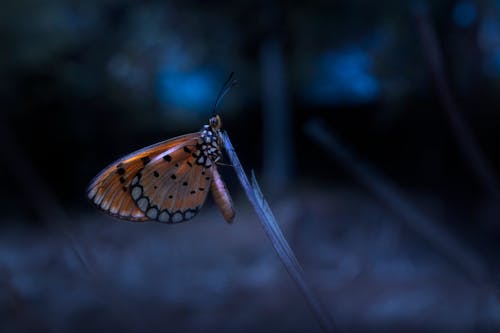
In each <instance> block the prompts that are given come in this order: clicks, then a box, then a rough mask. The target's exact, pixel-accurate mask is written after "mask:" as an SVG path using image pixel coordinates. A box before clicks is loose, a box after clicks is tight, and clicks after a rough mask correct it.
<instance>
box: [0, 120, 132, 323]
mask: <svg viewBox="0 0 500 333" xmlns="http://www.w3.org/2000/svg"><path fill="white" fill-rule="evenodd" d="M2 157H3V163H4V165H6V166H7V168H8V169H10V171H11V173H12V175H13V176H14V177H15V178H16V181H17V182H18V184H19V186H20V187H21V189H22V190H23V191H24V193H25V194H26V195H27V197H28V198H27V201H29V203H30V204H31V205H33V207H34V208H35V210H36V211H37V213H38V215H39V217H40V218H41V219H42V220H43V222H44V223H45V225H46V226H47V227H48V228H49V229H50V230H52V231H54V232H55V233H56V234H57V233H60V234H62V235H63V240H65V241H66V242H67V243H68V246H69V248H70V249H71V250H72V252H73V254H74V256H75V257H76V259H77V260H78V261H79V262H80V264H81V265H82V266H83V268H84V270H85V272H86V273H87V274H88V276H89V279H90V281H91V282H92V283H93V285H94V286H95V287H97V288H98V290H99V291H100V292H101V293H102V294H104V295H106V296H107V297H109V299H110V302H109V303H110V309H111V310H112V312H113V313H114V314H115V315H116V316H117V317H118V318H121V323H122V324H123V326H124V328H125V327H131V325H132V324H133V321H131V319H132V318H133V317H134V316H135V312H133V311H131V310H129V309H128V308H125V305H124V304H123V302H119V301H117V299H118V298H117V297H116V296H115V295H114V293H113V291H112V289H110V288H109V287H108V286H105V285H104V283H103V282H104V279H103V276H102V274H99V271H98V270H96V269H95V266H94V265H91V263H90V262H89V260H88V259H87V255H86V254H87V253H88V251H86V249H85V248H84V246H83V245H82V244H81V243H79V242H78V241H77V240H76V239H75V236H74V235H73V234H72V232H71V231H70V230H68V227H67V226H69V225H71V219H70V218H69V217H68V216H67V215H66V213H65V211H64V209H63V208H62V207H61V206H60V204H59V203H58V202H57V200H56V198H55V196H54V195H53V194H52V193H51V191H50V189H49V187H48V186H47V185H46V184H45V183H44V182H43V180H42V179H41V178H40V176H39V175H38V174H37V172H36V170H35V169H34V168H33V167H31V165H32V164H31V163H30V161H29V158H28V157H27V156H26V155H25V154H24V153H23V151H22V149H21V147H19V146H18V145H17V143H16V141H15V137H14V135H12V133H11V132H10V130H9V128H8V127H7V126H6V125H5V119H3V117H2V116H1V114H0V158H2Z"/></svg>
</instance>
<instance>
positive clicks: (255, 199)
mask: <svg viewBox="0 0 500 333" xmlns="http://www.w3.org/2000/svg"><path fill="white" fill-rule="evenodd" d="M221 136H222V140H223V142H224V147H225V149H226V152H227V154H228V156H229V159H230V161H231V163H232V165H233V167H234V170H235V171H236V175H237V176H238V179H239V181H240V183H241V186H243V189H244V190H245V194H246V196H247V197H248V200H250V203H251V204H252V206H253V208H254V209H255V212H256V213H257V216H258V217H259V221H260V224H261V226H262V228H263V229H264V232H265V234H266V235H267V237H268V238H269V240H270V241H271V244H272V246H273V247H274V250H275V251H276V253H277V254H278V257H279V258H280V260H281V262H282V263H283V265H284V266H285V268H286V270H287V272H288V274H289V275H290V277H291V278H292V279H293V281H294V282H295V284H296V285H297V287H298V288H299V290H300V291H301V292H302V295H303V296H304V297H305V299H306V301H307V303H308V304H309V306H310V308H311V310H312V311H313V313H314V315H315V316H316V319H317V320H318V322H319V325H320V326H321V329H322V330H323V332H334V331H336V330H334V324H333V321H332V320H331V318H330V317H329V315H328V314H327V312H326V310H325V308H324V307H323V305H322V304H321V303H320V301H319V299H318V297H317V296H316V295H315V293H314V292H313V291H312V289H311V287H310V285H309V284H308V283H307V281H306V279H305V277H304V270H303V269H302V267H301V265H300V263H299V261H298V260H297V257H296V256H295V254H294V252H293V250H292V248H291V247H290V245H289V244H288V242H287V241H286V239H285V236H284V235H283V232H282V231H281V229H280V227H279V225H278V223H277V222H276V218H275V217H274V215H273V213H272V212H271V208H270V207H269V204H268V203H267V201H266V200H265V199H264V195H263V194H262V191H261V190H260V187H259V184H258V183H257V179H256V178H255V174H254V173H253V171H252V184H250V181H249V180H248V178H247V176H246V174H245V171H244V170H243V167H242V166H241V163H240V160H239V158H238V155H237V154H236V151H235V150H234V148H233V145H232V144H231V140H230V139H229V136H228V135H227V134H226V133H225V132H224V133H222V135H221Z"/></svg>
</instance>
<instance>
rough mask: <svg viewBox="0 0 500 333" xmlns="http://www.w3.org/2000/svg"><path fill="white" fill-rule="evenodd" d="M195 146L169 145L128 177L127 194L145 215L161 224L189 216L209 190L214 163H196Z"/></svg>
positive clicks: (187, 218)
mask: <svg viewBox="0 0 500 333" xmlns="http://www.w3.org/2000/svg"><path fill="white" fill-rule="evenodd" d="M198 147H199V145H183V146H182V147H180V146H177V147H175V148H172V149H170V150H168V151H166V152H164V153H162V154H160V155H158V156H156V157H155V158H154V159H153V160H151V161H150V163H148V164H147V165H146V166H145V167H144V169H142V170H141V171H139V172H138V173H137V174H136V176H135V177H134V178H133V179H132V182H131V186H130V194H131V197H132V199H133V200H134V202H135V203H136V205H137V207H138V208H139V210H140V211H141V212H143V213H145V215H146V217H147V218H148V219H151V220H156V221H159V222H165V223H179V222H183V221H187V220H189V219H191V218H193V217H194V216H195V215H196V214H197V213H198V211H199V209H200V208H201V206H202V205H203V203H204V202H205V199H206V197H207V193H208V192H209V190H210V183H211V181H212V176H213V168H214V166H213V165H212V166H210V167H206V166H205V165H204V164H200V163H198V162H197V158H198V157H199V156H200V154H201V151H200V150H199V149H198Z"/></svg>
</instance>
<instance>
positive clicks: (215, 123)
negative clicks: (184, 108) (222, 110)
mask: <svg viewBox="0 0 500 333" xmlns="http://www.w3.org/2000/svg"><path fill="white" fill-rule="evenodd" d="M209 123H210V127H212V128H213V129H215V130H218V129H220V127H221V121H220V117H219V115H216V116H215V117H212V118H210V120H209Z"/></svg>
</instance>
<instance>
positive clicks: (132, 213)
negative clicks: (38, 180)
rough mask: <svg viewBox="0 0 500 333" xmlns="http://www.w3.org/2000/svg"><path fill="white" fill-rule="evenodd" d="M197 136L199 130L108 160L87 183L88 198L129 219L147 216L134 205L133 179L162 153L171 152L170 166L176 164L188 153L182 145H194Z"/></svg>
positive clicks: (196, 141)
mask: <svg viewBox="0 0 500 333" xmlns="http://www.w3.org/2000/svg"><path fill="white" fill-rule="evenodd" d="M199 137H200V135H199V133H191V134H186V135H182V136H178V137H176V138H173V139H170V140H166V141H162V142H159V143H157V144H154V145H152V146H149V147H146V148H143V149H141V150H138V151H136V152H133V153H131V154H129V155H127V156H125V157H123V158H121V159H119V160H118V161H116V162H114V163H112V164H110V165H109V166H108V167H106V168H105V169H104V170H103V171H102V172H101V173H100V174H99V175H97V176H96V177H95V178H94V179H93V180H92V182H91V183H90V185H89V187H88V189H87V195H88V197H89V199H90V200H91V201H92V202H93V203H94V204H95V205H96V206H97V207H99V208H100V209H101V210H103V211H104V212H106V213H108V214H110V215H112V216H115V217H119V218H122V219H126V220H130V221H146V220H149V219H150V218H149V217H148V216H147V215H146V212H145V211H143V210H141V209H140V208H139V207H138V206H137V204H136V201H134V199H133V197H132V193H131V189H132V187H131V183H132V180H133V179H134V177H135V176H136V175H138V174H139V172H140V171H141V170H142V169H145V167H146V165H148V164H149V163H151V161H152V160H155V161H159V159H156V158H157V157H158V156H160V155H161V156H162V157H165V161H166V160H167V159H169V157H167V156H170V158H171V159H172V161H171V162H173V163H171V164H170V167H172V166H174V167H175V164H176V163H178V164H179V165H180V162H182V161H183V160H185V159H186V158H187V157H188V156H186V153H185V152H184V147H196V144H197V143H198V139H199ZM183 152H184V153H183ZM174 159H175V161H174ZM156 163H158V162H156ZM156 163H155V164H156ZM200 173H201V172H200ZM167 198H168V197H167ZM193 216H194V215H193Z"/></svg>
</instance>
